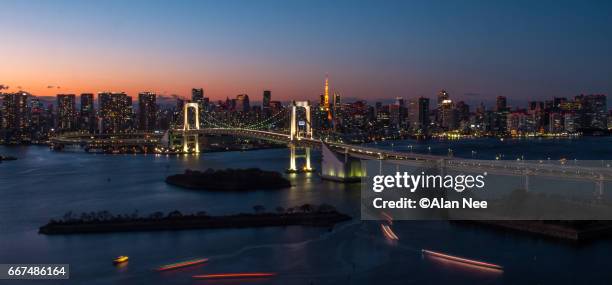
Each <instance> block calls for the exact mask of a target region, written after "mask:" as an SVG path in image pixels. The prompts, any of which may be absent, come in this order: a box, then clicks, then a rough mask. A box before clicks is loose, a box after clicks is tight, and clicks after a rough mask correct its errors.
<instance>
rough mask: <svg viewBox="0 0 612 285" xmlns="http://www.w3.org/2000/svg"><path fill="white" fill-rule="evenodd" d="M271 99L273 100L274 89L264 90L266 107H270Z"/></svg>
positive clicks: (263, 102)
mask: <svg viewBox="0 0 612 285" xmlns="http://www.w3.org/2000/svg"><path fill="white" fill-rule="evenodd" d="M270 100H272V91H270V90H264V92H263V101H262V106H263V107H264V109H265V108H270Z"/></svg>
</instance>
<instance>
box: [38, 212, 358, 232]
mask: <svg viewBox="0 0 612 285" xmlns="http://www.w3.org/2000/svg"><path fill="white" fill-rule="evenodd" d="M321 207H323V208H321ZM350 219H351V217H350V216H348V215H345V214H342V213H339V212H337V211H336V210H335V209H333V207H331V206H329V208H327V210H326V209H325V207H324V206H320V207H319V209H317V210H314V209H313V210H312V211H308V212H304V211H302V212H282V213H255V214H245V213H241V214H236V215H229V216H208V215H206V214H204V213H197V214H190V215H183V214H181V213H180V212H178V211H174V212H171V213H169V214H168V215H164V214H161V213H159V212H158V213H154V214H151V215H150V216H148V217H144V218H139V217H133V216H122V215H119V216H110V217H108V216H107V217H104V216H98V215H93V216H88V218H79V219H68V220H60V221H55V220H51V221H50V222H49V223H48V224H46V225H44V226H42V227H40V228H39V231H38V232H39V233H40V234H46V235H58V234H84V233H113V232H135V231H170V230H171V231H174V230H189V229H222V228H252V227H284V226H313V227H333V226H334V225H335V224H336V223H340V222H343V221H348V220H350Z"/></svg>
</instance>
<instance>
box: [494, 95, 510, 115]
mask: <svg viewBox="0 0 612 285" xmlns="http://www.w3.org/2000/svg"><path fill="white" fill-rule="evenodd" d="M507 109H508V104H507V100H506V97H505V96H497V99H496V101H495V111H497V112H505V111H507Z"/></svg>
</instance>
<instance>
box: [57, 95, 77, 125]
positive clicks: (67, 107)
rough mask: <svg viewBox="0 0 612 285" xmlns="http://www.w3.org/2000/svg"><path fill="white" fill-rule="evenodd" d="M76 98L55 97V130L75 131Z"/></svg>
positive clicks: (70, 96)
mask: <svg viewBox="0 0 612 285" xmlns="http://www.w3.org/2000/svg"><path fill="white" fill-rule="evenodd" d="M76 122H77V116H76V96H75V95H74V94H58V95H57V130H58V131H59V132H68V131H75V130H76V129H77V123H76Z"/></svg>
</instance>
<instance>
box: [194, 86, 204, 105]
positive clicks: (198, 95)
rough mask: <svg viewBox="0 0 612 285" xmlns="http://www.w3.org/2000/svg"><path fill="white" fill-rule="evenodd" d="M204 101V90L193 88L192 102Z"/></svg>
mask: <svg viewBox="0 0 612 285" xmlns="http://www.w3.org/2000/svg"><path fill="white" fill-rule="evenodd" d="M203 101H204V89H202V88H193V89H191V102H194V103H200V102H203Z"/></svg>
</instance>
